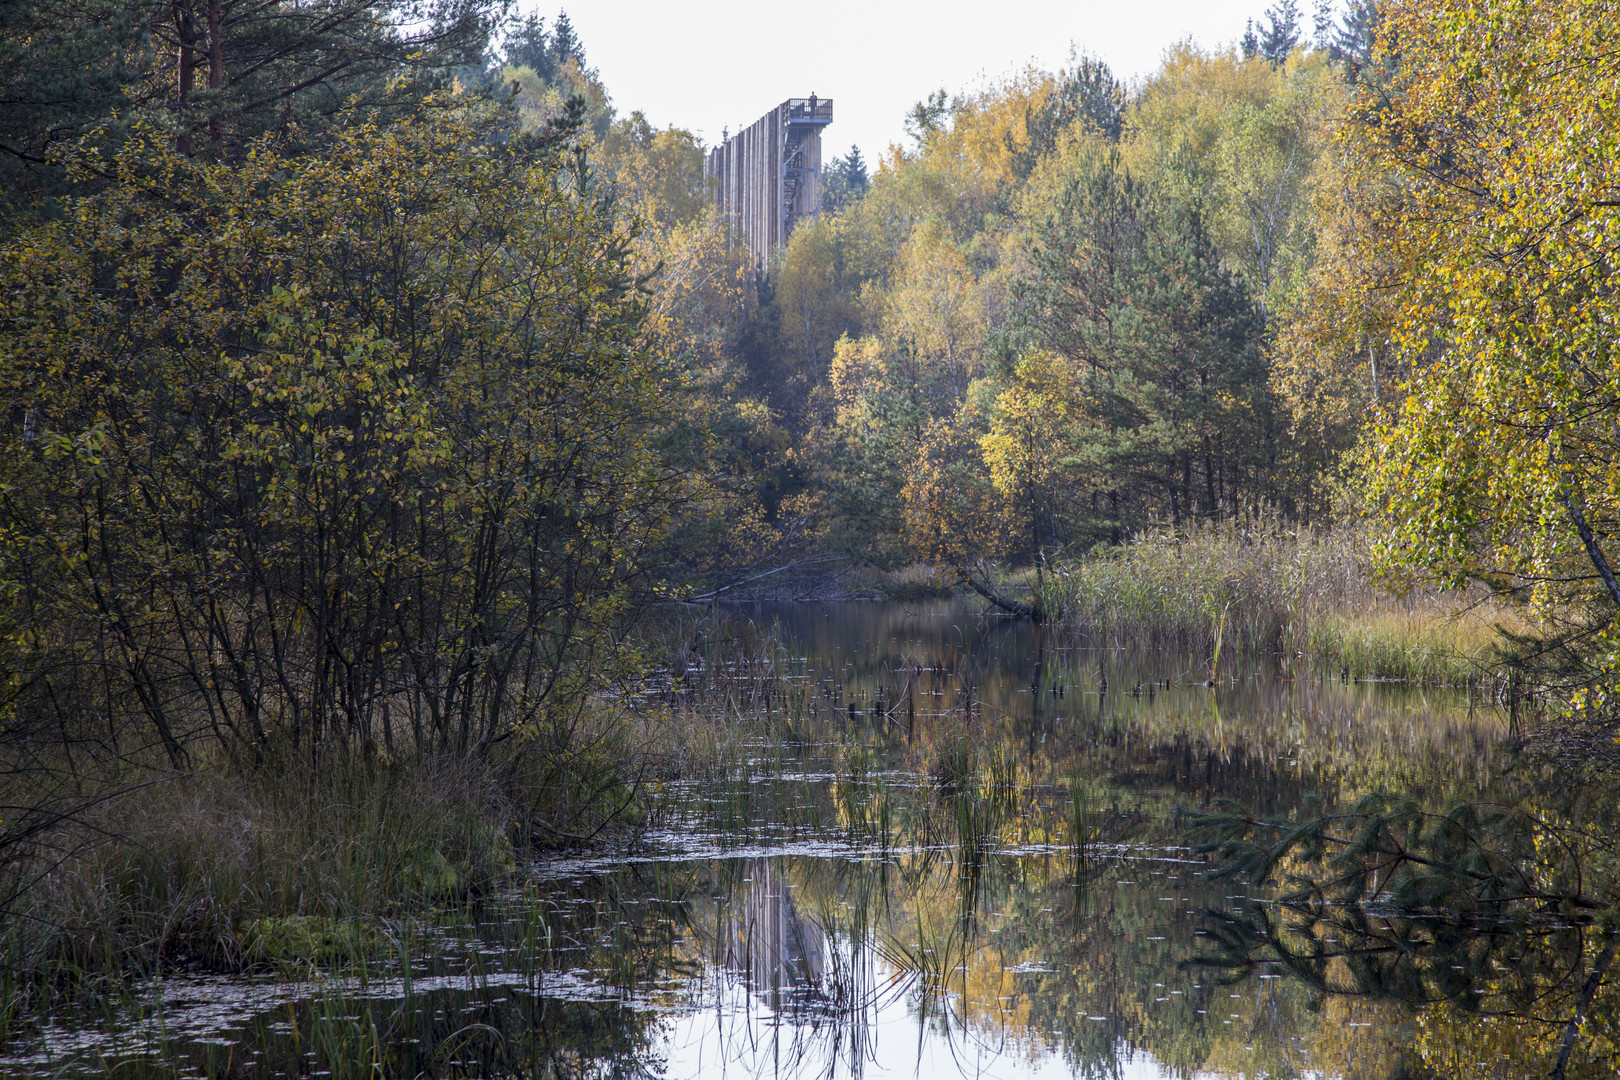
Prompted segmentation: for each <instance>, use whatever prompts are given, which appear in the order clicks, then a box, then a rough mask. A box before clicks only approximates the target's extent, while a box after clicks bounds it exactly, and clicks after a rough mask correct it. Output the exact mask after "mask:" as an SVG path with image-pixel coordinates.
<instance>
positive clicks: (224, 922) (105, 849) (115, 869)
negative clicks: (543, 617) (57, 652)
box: [0, 742, 630, 1035]
mask: <svg viewBox="0 0 1620 1080" xmlns="http://www.w3.org/2000/svg"><path fill="white" fill-rule="evenodd" d="M598 758H600V759H602V760H601V761H598V760H597V759H598ZM569 764H571V765H572V766H573V767H572V769H566V768H564V763H562V762H559V761H557V760H550V759H548V758H545V757H542V756H540V755H528V754H517V753H514V754H508V755H507V756H506V757H504V758H500V759H497V758H484V759H476V758H466V757H458V758H442V759H441V758H420V759H411V760H406V761H399V762H385V761H381V760H377V759H369V760H368V759H366V758H364V757H362V756H360V755H351V756H342V755H340V756H335V757H333V758H330V759H328V760H326V761H323V762H322V763H321V765H320V767H319V768H314V767H311V766H309V765H308V764H307V763H306V762H300V761H292V762H283V763H280V764H279V765H278V766H277V767H275V768H269V767H266V768H262V769H259V770H253V771H245V772H244V771H240V770H232V769H226V768H220V769H216V770H204V771H199V772H195V773H192V774H188V775H184V776H179V777H174V778H171V779H169V780H168V781H167V782H164V783H159V784H151V785H148V786H145V787H141V788H139V789H138V790H136V791H134V792H132V793H130V794H129V795H126V796H124V797H121V798H116V799H111V800H109V801H106V802H104V803H101V804H99V805H97V806H95V807H93V808H92V809H91V810H89V811H87V812H85V813H82V814H79V815H77V816H75V817H73V818H70V819H66V820H63V821H61V822H60V823H59V824H58V825H57V826H56V827H55V828H54V829H53V830H52V831H51V832H49V833H47V834H44V835H42V836H41V837H39V838H38V842H37V843H36V844H35V845H34V846H33V848H32V850H31V851H29V852H28V853H27V857H26V858H20V859H18V860H15V861H14V862H13V863H12V864H11V865H10V867H9V870H8V872H9V873H10V874H11V875H13V879H14V881H20V882H21V883H22V884H25V885H26V886H27V887H26V888H20V889H17V890H15V893H16V898H15V899H14V900H13V902H12V904H11V906H10V908H9V909H8V910H7V911H6V912H5V917H4V919H0V1035H3V1034H4V1033H5V1032H4V1030H3V1027H4V1025H5V1024H8V1023H10V1022H11V1021H13V1020H16V1019H18V1018H20V1017H23V1016H25V1015H28V1014H38V1013H39V1012H40V1011H41V1010H43V1009H47V1008H49V1007H51V1006H52V1005H53V1003H61V1002H66V1001H70V1000H72V1001H79V1002H81V1003H82V1002H83V1001H85V1000H88V999H94V998H98V997H109V996H110V997H117V996H119V995H120V994H121V993H122V989H121V988H122V987H124V986H126V985H128V984H129V983H130V981H131V980H134V979H139V978H141V977H144V976H151V975H159V974H162V973H165V972H172V971H176V970H190V971H228V972H237V971H244V970H252V969H259V970H300V971H301V970H306V969H310V968H316V969H336V970H341V969H347V968H349V967H352V966H353V965H355V964H364V963H366V962H368V961H369V960H370V959H372V958H375V957H379V956H381V957H387V956H391V955H393V954H395V953H397V952H398V950H399V947H400V946H399V944H398V940H397V938H396V937H395V936H393V934H392V932H391V931H390V929H389V927H390V925H391V923H392V922H393V921H394V920H396V919H399V918H403V917H409V916H412V915H415V914H419V913H424V912H426V911H428V910H430V909H431V910H442V909H446V908H450V909H455V908H462V907H467V906H468V905H471V904H474V903H475V902H477V901H478V900H479V899H480V898H481V897H483V896H484V895H486V894H487V893H489V892H490V891H491V890H493V889H494V888H496V887H497V886H498V885H500V884H501V883H503V882H505V881H507V880H509V879H510V878H511V877H512V876H513V874H514V872H515V871H516V870H517V868H518V866H519V865H520V863H521V862H522V861H524V860H525V859H526V858H527V857H528V856H527V853H528V851H529V850H530V849H533V848H538V847H547V846H553V845H554V844H555V843H556V838H557V834H558V833H559V832H561V831H563V830H561V829H559V828H558V827H557V825H556V823H558V822H563V823H569V822H573V821H577V820H585V821H599V820H602V819H605V818H608V817H609V816H610V815H611V807H612V806H614V805H617V802H618V800H620V799H622V798H624V797H625V796H626V794H627V793H629V791H630V785H629V784H628V782H627V781H626V780H625V779H624V776H623V774H622V770H623V768H624V767H625V762H624V761H623V760H622V758H619V759H615V758H614V757H613V755H611V754H610V753H609V750H608V746H607V744H605V743H600V742H599V743H598V744H597V746H596V749H595V750H594V751H593V752H592V753H591V754H586V755H583V756H578V757H576V758H574V759H573V760H572V761H571V762H570V763H569ZM609 764H611V766H612V770H610V769H609ZM592 770H596V771H595V773H594V774H593V772H592ZM615 770H617V771H615ZM560 771H566V772H568V773H569V775H568V776H567V777H563V776H560V775H559V772H560ZM102 783H104V784H106V785H108V786H110V787H116V786H117V784H116V781H115V780H104V781H102ZM22 787H23V782H22V781H20V780H17V779H15V778H13V779H12V780H11V781H9V788H10V790H8V791H7V792H6V793H5V799H4V801H6V802H8V803H13V804H16V803H24V802H26V801H27V799H28V797H29V796H28V794H27V792H26V791H24V790H18V789H20V788H22ZM591 798H594V799H595V800H596V804H597V805H596V808H595V809H594V810H592V811H591V812H590V813H588V814H587V813H586V812H585V803H586V802H587V800H589V799H591ZM575 827H577V826H575Z"/></svg>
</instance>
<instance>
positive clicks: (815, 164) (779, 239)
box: [708, 94, 833, 266]
mask: <svg viewBox="0 0 1620 1080" xmlns="http://www.w3.org/2000/svg"><path fill="white" fill-rule="evenodd" d="M832 107H833V103H832V99H831V98H820V97H817V96H816V95H815V94H811V95H810V96H809V97H804V98H788V99H787V100H786V101H784V102H782V104H780V105H778V106H777V107H776V108H774V109H772V110H771V111H770V112H768V113H766V114H765V115H764V116H762V117H760V118H759V119H758V120H756V121H755V122H754V123H753V124H752V125H751V126H750V127H748V128H747V129H746V130H744V131H739V132H738V133H737V134H735V135H733V136H732V137H731V138H729V139H727V140H726V141H725V143H724V145H721V146H717V147H715V148H714V149H713V150H711V151H709V164H708V174H709V179H710V180H711V181H712V182H713V183H714V199H715V204H716V205H717V206H719V208H720V212H721V213H722V214H725V215H727V216H728V217H730V218H731V220H732V222H733V223H734V224H735V226H736V227H737V229H738V230H739V231H740V232H741V234H742V237H743V239H744V241H746V242H747V244H748V249H749V251H750V252H751V253H752V254H753V256H754V262H755V264H756V265H758V266H764V265H765V264H766V263H768V262H769V261H770V258H771V251H772V250H773V249H775V248H776V247H777V246H778V245H780V244H785V243H787V239H788V236H789V235H791V234H792V232H793V226H794V225H796V224H798V222H799V220H800V219H801V218H807V217H815V216H816V214H817V213H818V212H819V211H820V210H821V129H822V128H824V127H826V126H827V125H828V124H830V123H832V118H833V109H832Z"/></svg>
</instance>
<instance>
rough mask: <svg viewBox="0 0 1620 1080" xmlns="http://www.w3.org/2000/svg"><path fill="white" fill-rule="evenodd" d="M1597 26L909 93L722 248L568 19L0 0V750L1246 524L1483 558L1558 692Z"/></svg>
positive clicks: (259, 713)
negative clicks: (764, 581)
mask: <svg viewBox="0 0 1620 1080" xmlns="http://www.w3.org/2000/svg"><path fill="white" fill-rule="evenodd" d="M1610 6H1611V5H1609V4H1607V3H1604V2H1600V0H1582V2H1580V3H1550V2H1546V0H1514V2H1510V3H1505V4H1492V5H1479V4H1474V3H1469V2H1465V0H1402V2H1398V3H1388V4H1383V5H1373V4H1370V3H1361V2H1359V0H1358V2H1357V3H1355V4H1352V6H1351V7H1350V8H1349V9H1348V11H1335V10H1333V9H1331V8H1328V7H1324V8H1322V9H1321V10H1319V11H1317V12H1315V13H1314V18H1313V19H1312V20H1311V21H1310V24H1309V25H1307V24H1306V22H1307V20H1306V18H1305V16H1303V15H1302V13H1301V12H1300V10H1299V8H1298V5H1297V4H1296V3H1294V0H1282V2H1280V3H1278V4H1277V5H1276V6H1274V7H1272V8H1271V9H1269V10H1268V11H1266V12H1265V13H1264V14H1263V15H1262V16H1261V17H1260V18H1259V19H1258V21H1255V22H1251V23H1250V24H1249V25H1248V26H1247V27H1246V28H1242V32H1241V34H1240V33H1239V29H1240V28H1234V39H1235V44H1233V45H1231V46H1225V47H1202V46H1197V45H1193V44H1183V45H1179V46H1176V47H1175V48H1173V49H1171V50H1170V51H1169V52H1168V53H1167V54H1166V56H1165V58H1164V61H1163V64H1162V66H1161V67H1160V69H1159V70H1158V71H1157V72H1155V73H1154V74H1153V75H1152V76H1150V77H1148V78H1146V79H1145V80H1143V81H1141V82H1140V83H1138V84H1135V85H1131V86H1126V85H1125V84H1123V83H1122V82H1121V81H1120V80H1119V79H1118V78H1117V77H1115V75H1114V74H1112V73H1111V72H1110V71H1109V70H1108V68H1107V67H1106V65H1104V64H1103V63H1101V62H1100V61H1098V60H1096V59H1094V58H1091V57H1088V56H1086V55H1084V54H1082V53H1075V54H1074V55H1073V56H1072V58H1071V60H1070V61H1069V62H1068V63H1067V64H1066V65H1065V66H1064V67H1063V68H1062V69H1060V70H1057V71H1042V70H1035V69H1029V70H1025V71H1020V72H1017V73H1015V74H1012V75H1009V76H1007V77H1005V78H1003V79H1001V80H999V81H994V82H991V83H988V84H985V85H982V86H979V87H977V88H970V89H958V90H956V91H954V92H953V91H951V90H949V89H939V90H935V91H931V92H927V93H925V94H923V96H922V97H921V99H920V100H919V102H918V104H917V105H916V106H915V107H914V109H913V110H912V111H911V113H910V114H909V116H907V117H906V118H905V130H906V131H907V137H906V139H905V140H904V142H903V143H899V144H896V145H893V146H891V147H889V148H888V149H887V150H886V151H885V153H884V154H883V155H882V156H881V157H880V159H878V160H876V161H873V162H867V161H866V160H864V159H863V157H862V155H861V153H860V152H859V150H857V149H851V150H850V151H849V152H848V153H846V154H843V155H841V156H830V162H829V164H828V166H827V168H826V173H825V177H824V205H823V212H822V214H821V215H820V217H819V218H818V219H816V220H814V221H813V222H810V223H807V224H805V225H803V226H801V227H800V228H799V229H798V230H797V231H796V232H795V233H794V234H793V236H792V239H791V242H790V243H789V244H787V245H786V246H785V247H784V248H782V249H781V250H780V251H779V252H777V253H776V255H775V256H774V257H773V259H772V261H771V263H770V265H768V266H753V265H748V263H747V256H746V255H745V254H744V252H745V249H744V247H743V246H742V245H740V244H738V243H736V242H735V238H734V237H733V236H731V235H730V233H729V228H730V226H729V223H728V222H726V221H725V220H722V219H721V218H720V217H719V216H718V214H717V212H716V211H715V209H714V206H713V201H712V198H711V193H710V191H709V188H708V186H707V184H706V181H705V177H704V153H705V148H704V146H703V145H702V143H701V141H700V140H699V139H698V138H697V137H696V136H694V135H693V134H692V133H691V132H689V131H685V130H681V129H679V128H668V129H655V128H654V127H652V126H651V125H650V124H649V123H648V122H647V120H646V119H645V118H644V117H643V115H642V114H640V113H639V112H629V113H627V114H626V113H621V112H620V111H619V110H617V109H616V108H615V106H614V104H613V102H612V98H611V96H610V89H611V88H609V87H606V86H604V85H603V84H602V82H601V80H600V78H599V77H598V75H597V74H596V72H595V71H594V70H593V69H592V68H591V66H590V64H589V61H588V53H587V46H588V43H585V42H582V41H580V40H579V38H578V36H577V35H576V34H575V33H574V31H573V29H572V27H571V24H570V23H569V21H568V19H567V16H566V14H559V15H558V16H556V17H555V18H542V17H540V16H538V15H535V14H528V15H525V16H523V17H521V18H519V17H516V16H514V15H513V13H512V12H510V11H508V10H507V9H506V8H505V7H504V6H503V5H502V4H500V3H498V2H495V0H435V2H433V3H431V4H428V5H426V6H423V5H421V4H416V3H411V4H405V3H398V4H396V3H392V2H389V0H318V2H315V3H304V4H298V5H284V4H275V3H272V4H248V3H245V2H241V0H184V2H180V3H176V4H172V5H168V6H155V5H150V4H147V3H144V2H143V0H30V2H28V3H23V4H13V5H9V6H8V7H7V9H6V14H5V16H4V23H3V26H0V71H3V73H4V74H3V76H0V78H3V80H4V87H5V89H4V92H3V94H0V242H3V244H4V246H5V255H4V258H3V259H0V442H3V446H0V587H3V593H0V672H3V673H4V676H5V682H4V697H3V698H0V724H3V729H4V736H3V737H4V739H5V740H6V745H7V746H8V747H15V746H29V747H36V746H38V745H40V744H41V743H40V740H42V739H44V738H45V737H46V736H49V741H52V743H53V744H54V745H60V746H63V747H66V748H68V753H69V756H70V757H71V755H72V753H73V748H74V747H88V748H90V749H89V750H85V751H84V752H86V753H92V754H93V755H99V754H103V753H109V752H110V753H112V754H113V755H114V756H115V757H117V758H119V759H120V760H123V759H127V758H129V757H130V756H131V755H133V756H134V757H136V758H139V757H140V756H141V755H144V754H155V755H157V759H158V760H162V761H165V762H167V764H168V765H169V766H171V767H186V766H188V765H191V764H195V763H197V762H200V761H212V760H218V759H221V758H223V759H225V760H230V761H233V762H239V763H251V762H256V761H261V760H265V759H268V758H274V757H276V756H278V755H280V754H284V753H292V754H294V755H295V756H300V755H317V754H318V753H319V752H320V751H319V748H320V747H322V746H326V745H334V746H357V747H364V748H365V749H366V750H367V751H368V752H371V751H374V750H378V749H381V750H382V751H384V752H387V753H393V754H403V753H407V752H408V751H410V750H411V749H413V748H416V749H424V750H425V749H434V750H447V751H453V752H457V753H469V752H478V753H482V752H485V751H488V750H489V749H490V748H492V747H494V746H496V745H498V744H501V743H504V742H506V741H507V740H509V739H511V738H512V737H513V736H519V737H520V739H519V741H521V742H524V743H526V744H533V745H550V746H553V747H561V746H566V745H568V742H569V740H570V738H571V737H572V735H571V732H572V731H573V730H574V726H573V725H575V724H576V723H577V722H579V721H580V719H581V718H582V717H583V716H585V715H586V714H587V713H588V712H589V711H590V703H591V702H592V701H593V700H596V695H599V694H600V693H602V692H604V691H605V690H606V689H608V688H609V687H610V686H612V685H615V680H618V679H620V678H622V677H624V676H625V675H626V674H627V673H633V672H634V671H636V670H639V668H638V665H640V664H641V663H642V659H643V658H642V656H641V654H640V653H639V652H638V651H637V648H636V646H635V642H636V640H637V638H636V636H635V634H634V627H635V625H636V621H637V618H638V615H639V614H640V613H641V612H643V611H645V610H646V609H647V607H648V605H649V604H651V603H654V602H656V601H660V600H668V599H676V600H679V599H681V598H682V597H692V596H696V595H703V594H705V593H706V592H707V591H709V590H712V589H714V588H715V587H717V586H718V585H720V584H722V583H725V582H728V581H734V580H738V579H741V578H744V577H746V576H748V575H749V574H752V573H756V572H758V571H760V570H762V569H765V568H769V567H772V566H777V565H782V564H785V563H788V562H791V561H793V560H796V559H803V558H805V557H807V556H812V555H840V556H844V557H846V558H848V559H851V560H856V561H859V562H861V563H863V564H866V565H870V566H875V567H878V568H881V569H894V568H899V567H904V566H907V565H914V564H918V563H923V564H928V565H932V566H936V567H938V568H940V569H941V570H942V571H943V572H944V575H945V580H946V581H947V582H948V583H956V582H960V583H963V584H968V585H972V586H973V587H975V588H978V589H980V590H981V591H984V592H986V593H987V594H990V595H994V596H995V597H997V598H998V599H999V600H1000V601H1001V602H1003V603H1004V604H1005V603H1006V602H1007V600H1008V598H1007V597H1006V596H1005V595H1003V594H1002V593H999V592H997V589H998V586H997V585H996V580H997V575H998V574H1000V573H1002V572H1004V571H1005V570H1007V569H1017V568H1020V567H1033V568H1035V569H1036V571H1037V572H1040V571H1042V570H1043V569H1044V568H1047V567H1051V566H1061V565H1062V564H1064V563H1065V561H1072V560H1075V559H1080V558H1085V557H1088V556H1090V555H1094V554H1096V553H1098V552H1106V551H1107V550H1109V549H1113V548H1117V547H1118V546H1120V545H1125V544H1129V543H1131V542H1132V541H1133V539H1134V538H1138V537H1141V536H1143V535H1145V534H1147V533H1149V532H1155V531H1157V530H1170V531H1171V532H1172V533H1177V532H1184V531H1186V530H1189V529H1194V528H1197V527H1200V524H1201V523H1205V522H1222V521H1234V520H1241V519H1243V518H1244V516H1245V515H1250V514H1253V513H1255V512H1256V511H1257V510H1264V511H1265V512H1268V513H1273V514H1277V515H1280V516H1281V517H1282V519H1283V520H1285V521H1287V522H1289V523H1291V527H1298V528H1302V529H1309V528H1313V527H1316V526H1318V525H1322V524H1325V523H1329V522H1333V521H1340V522H1343V521H1361V520H1364V521H1366V522H1367V523H1368V524H1367V526H1366V527H1367V532H1366V536H1367V537H1368V538H1369V543H1370V544H1371V545H1372V547H1373V549H1374V550H1373V554H1374V556H1375V557H1376V560H1377V565H1378V567H1379V568H1380V570H1381V572H1382V573H1383V574H1384V575H1385V577H1386V579H1387V580H1388V581H1389V582H1390V584H1391V586H1392V587H1394V588H1397V589H1399V588H1403V587H1407V586H1411V585H1414V584H1418V585H1429V586H1444V587H1464V586H1472V587H1474V588H1476V589H1480V588H1483V589H1487V590H1490V591H1492V592H1494V593H1495V594H1496V595H1497V596H1498V597H1499V598H1500V599H1501V600H1502V601H1503V602H1504V603H1507V604H1510V605H1513V606H1516V607H1518V608H1519V609H1520V610H1521V611H1522V612H1524V613H1525V617H1526V618H1527V619H1528V620H1529V623H1527V625H1530V626H1532V627H1534V628H1535V629H1534V632H1533V633H1532V634H1531V635H1530V637H1527V638H1525V639H1524V640H1523V641H1520V642H1519V643H1518V647H1519V652H1518V654H1517V656H1518V661H1519V662H1520V663H1521V664H1523V665H1525V666H1527V667H1532V668H1534V669H1535V670H1536V671H1537V672H1538V673H1539V675H1540V676H1541V677H1542V678H1544V679H1551V680H1554V681H1556V682H1558V684H1559V685H1561V686H1562V687H1563V688H1564V690H1563V693H1564V699H1563V700H1564V701H1565V703H1566V705H1571V706H1573V707H1575V708H1576V709H1577V710H1582V711H1584V714H1585V715H1589V716H1598V715H1606V711H1605V710H1606V709H1607V704H1606V703H1607V695H1608V690H1607V688H1608V686H1609V684H1610V678H1609V673H1610V671H1611V669H1612V659H1611V653H1612V649H1613V644H1612V643H1613V640H1614V630H1613V623H1614V615H1615V614H1616V612H1620V585H1617V584H1616V577H1615V573H1614V571H1613V569H1612V568H1611V565H1610V563H1609V561H1608V555H1607V551H1608V550H1610V549H1611V548H1612V541H1613V538H1614V533H1615V530H1616V528H1617V527H1620V525H1617V522H1620V472H1616V470H1615V467H1614V461H1613V443H1614V438H1615V435H1614V432H1615V423H1616V419H1615V417H1616V410H1617V409H1620V405H1617V397H1616V390H1615V387H1616V381H1617V378H1620V374H1617V373H1620V364H1617V363H1616V359H1615V356H1614V354H1613V331H1612V321H1613V310H1614V299H1613V295H1614V294H1613V285H1612V282H1611V279H1610V274H1612V273H1613V272H1614V259H1615V251H1616V245H1617V242H1620V232H1617V229H1620V218H1617V217H1616V215H1615V213H1614V207H1615V206H1616V204H1617V203H1620V193H1617V188H1616V179H1615V170H1616V162H1617V160H1620V157H1617V154H1616V151H1615V146H1616V139H1617V132H1620V127H1617V125H1616V123H1615V120H1614V108H1615V103H1616V101H1617V100H1620V94H1617V83H1616V78H1617V74H1620V69H1617V67H1616V65H1615V63H1614V61H1613V59H1612V50H1611V46H1612V43H1613V42H1612V38H1613V35H1614V34H1615V32H1616V31H1615V29H1614V27H1615V26H1616V25H1617V24H1620V21H1617V20H1615V19H1612V18H1610V17H1609V16H1611V15H1612V14H1613V12H1612V11H1611V10H1610ZM758 104H759V105H760V106H761V107H764V106H765V105H768V104H769V102H761V103H758ZM833 130H834V131H836V128H834V129H833ZM1043 602H1044V598H1043V596H1042V595H1040V594H1039V590H1038V589H1037V594H1036V595H1035V596H1034V598H1033V599H1032V600H1031V601H1030V602H1029V603H1024V602H1022V601H1018V602H1015V603H1014V604H1013V605H1012V606H1014V607H1015V608H1017V609H1019V610H1023V611H1026V612H1032V613H1034V614H1036V615H1046V616H1050V617H1060V616H1061V615H1062V614H1063V613H1062V612H1060V611H1049V610H1043ZM8 752H9V751H8ZM32 752H33V751H32V750H30V751H29V753H32Z"/></svg>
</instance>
